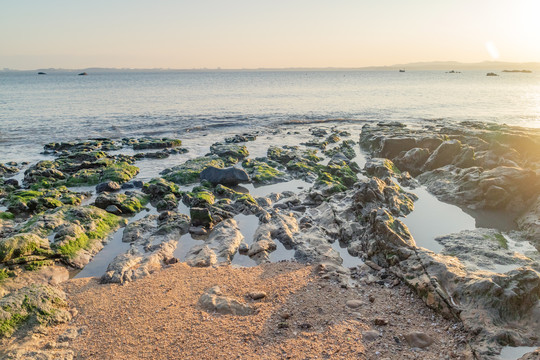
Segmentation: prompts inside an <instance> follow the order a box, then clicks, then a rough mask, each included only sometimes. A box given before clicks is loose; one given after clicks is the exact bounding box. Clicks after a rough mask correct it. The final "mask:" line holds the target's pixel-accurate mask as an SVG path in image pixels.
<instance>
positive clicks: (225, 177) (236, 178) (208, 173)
mask: <svg viewBox="0 0 540 360" xmlns="http://www.w3.org/2000/svg"><path fill="white" fill-rule="evenodd" d="M200 179H201V180H207V181H209V182H210V183H212V184H213V185H217V184H222V185H226V186H236V185H238V184H240V183H249V182H250V180H249V176H248V174H247V173H246V172H245V171H244V170H242V169H237V168H235V167H230V168H226V169H219V168H216V167H213V166H209V167H207V168H206V169H204V170H203V171H202V172H201V174H200Z"/></svg>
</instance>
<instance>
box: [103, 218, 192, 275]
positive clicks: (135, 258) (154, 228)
mask: <svg viewBox="0 0 540 360" xmlns="http://www.w3.org/2000/svg"><path fill="white" fill-rule="evenodd" d="M188 229H189V218H188V217H187V216H185V215H182V214H178V213H175V212H172V211H166V212H163V213H161V214H160V215H159V216H158V215H147V216H146V217H144V218H142V219H140V220H137V221H134V222H132V223H130V224H129V225H128V226H126V229H125V230H124V234H123V237H122V241H123V242H129V243H130V248H129V250H128V251H127V252H126V253H124V254H120V255H118V256H117V257H116V258H115V259H114V260H113V261H112V262H111V263H110V264H109V266H108V267H107V271H106V273H105V274H104V275H103V276H102V277H101V282H102V283H120V284H123V283H125V282H130V281H134V280H136V279H139V278H142V277H145V276H148V275H149V274H150V273H151V272H153V271H156V270H158V269H161V268H162V267H163V266H165V265H167V264H169V263H173V262H175V261H176V259H175V258H174V256H173V253H174V250H175V249H176V246H177V244H178V241H179V240H180V237H181V236H182V235H183V234H186V233H187V232H188Z"/></svg>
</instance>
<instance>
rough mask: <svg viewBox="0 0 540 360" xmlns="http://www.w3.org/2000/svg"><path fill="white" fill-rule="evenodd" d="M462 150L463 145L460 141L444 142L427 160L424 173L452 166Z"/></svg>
mask: <svg viewBox="0 0 540 360" xmlns="http://www.w3.org/2000/svg"><path fill="white" fill-rule="evenodd" d="M461 148H462V144H461V142H460V141H459V140H448V141H445V142H443V143H442V144H441V145H439V147H438V148H437V149H436V150H435V151H434V152H433V154H431V156H430V157H429V158H428V159H427V161H426V163H425V164H424V171H429V170H433V169H437V168H440V167H442V166H445V165H449V164H452V163H453V162H454V159H455V158H456V156H458V155H459V154H460V152H461Z"/></svg>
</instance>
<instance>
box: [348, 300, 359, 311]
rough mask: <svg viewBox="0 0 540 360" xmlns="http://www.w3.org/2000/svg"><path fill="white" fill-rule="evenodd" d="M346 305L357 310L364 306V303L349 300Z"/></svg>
mask: <svg viewBox="0 0 540 360" xmlns="http://www.w3.org/2000/svg"><path fill="white" fill-rule="evenodd" d="M346 305H347V306H348V307H350V308H351V309H356V308H359V307H360V306H362V301H360V300H349V301H347V303H346Z"/></svg>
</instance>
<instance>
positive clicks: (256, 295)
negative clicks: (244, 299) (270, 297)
mask: <svg viewBox="0 0 540 360" xmlns="http://www.w3.org/2000/svg"><path fill="white" fill-rule="evenodd" d="M247 296H248V297H249V298H251V299H253V300H260V299H264V298H265V297H266V293H265V292H264V291H252V292H250V293H248V295H247Z"/></svg>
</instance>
